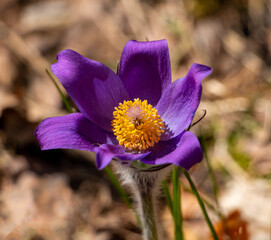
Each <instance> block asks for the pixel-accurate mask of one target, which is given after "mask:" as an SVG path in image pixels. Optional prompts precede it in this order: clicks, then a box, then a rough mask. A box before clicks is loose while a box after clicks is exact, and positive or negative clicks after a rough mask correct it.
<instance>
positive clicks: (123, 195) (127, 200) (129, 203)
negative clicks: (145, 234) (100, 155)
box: [104, 166, 141, 226]
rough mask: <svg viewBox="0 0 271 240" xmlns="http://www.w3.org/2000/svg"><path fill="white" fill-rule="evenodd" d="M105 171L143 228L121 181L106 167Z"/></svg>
mask: <svg viewBox="0 0 271 240" xmlns="http://www.w3.org/2000/svg"><path fill="white" fill-rule="evenodd" d="M104 171H105V173H106V175H107V176H108V178H109V179H110V181H111V183H112V184H113V186H114V187H115V189H116V190H117V192H118V193H119V195H120V196H121V198H122V200H123V201H124V202H125V203H126V204H127V206H128V207H129V208H130V209H131V210H132V211H133V212H134V214H135V216H136V219H137V222H138V224H139V225H140V226H141V221H140V218H139V216H138V215H137V212H136V211H135V209H134V207H133V204H132V202H131V200H130V199H129V197H128V196H127V194H126V192H125V191H124V189H123V187H122V186H121V185H120V182H119V180H118V179H117V177H116V175H115V174H114V173H113V172H112V170H111V169H110V168H109V167H108V166H106V167H105V168H104Z"/></svg>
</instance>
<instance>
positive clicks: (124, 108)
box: [112, 98, 164, 152]
mask: <svg viewBox="0 0 271 240" xmlns="http://www.w3.org/2000/svg"><path fill="white" fill-rule="evenodd" d="M113 117H114V119H113V120H112V127H113V132H114V134H115V136H116V138H117V140H118V141H119V144H120V145H123V146H124V147H125V148H128V149H130V150H132V151H137V152H141V151H144V150H146V149H147V148H149V147H152V146H153V145H154V144H155V143H157V142H158V141H159V140H160V136H161V134H162V133H163V132H164V123H163V121H162V119H161V118H160V116H159V115H158V113H157V110H156V109H155V108H154V107H152V105H150V104H148V101H147V100H144V101H141V100H139V98H136V99H134V101H124V102H123V103H120V104H119V106H118V107H116V108H115V111H114V112H113Z"/></svg>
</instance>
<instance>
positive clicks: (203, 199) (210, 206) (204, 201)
mask: <svg viewBox="0 0 271 240" xmlns="http://www.w3.org/2000/svg"><path fill="white" fill-rule="evenodd" d="M181 185H182V187H183V189H184V191H186V192H189V193H193V191H192V190H191V189H190V188H188V187H187V186H185V185H184V183H182V182H181ZM201 200H202V201H203V203H204V204H205V205H206V206H207V207H208V208H209V209H210V210H212V211H213V212H214V213H215V214H216V215H217V216H218V217H219V218H221V219H222V218H223V215H222V214H221V212H220V211H218V210H217V209H216V208H215V207H214V205H213V204H211V203H210V202H209V201H208V200H207V199H205V198H204V197H201Z"/></svg>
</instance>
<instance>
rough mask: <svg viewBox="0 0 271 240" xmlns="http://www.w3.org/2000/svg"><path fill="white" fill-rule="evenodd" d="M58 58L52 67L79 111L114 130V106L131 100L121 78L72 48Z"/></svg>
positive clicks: (61, 53)
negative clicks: (112, 125)
mask: <svg viewBox="0 0 271 240" xmlns="http://www.w3.org/2000/svg"><path fill="white" fill-rule="evenodd" d="M57 59H58V62H57V63H55V64H52V66H51V69H52V71H53V73H54V74H55V75H56V76H57V77H58V78H59V80H60V82H61V83H62V85H63V86H64V87H65V89H66V90H67V92H68V94H69V95H70V96H71V98H72V99H73V101H74V102H75V104H76V105H77V107H78V108H79V110H80V112H81V113H83V114H84V115H85V116H86V117H87V118H88V119H89V120H91V121H92V122H93V123H95V124H96V125H98V126H100V127H102V128H104V129H106V130H108V131H112V127H111V120H112V116H113V111H114V107H116V106H118V104H119V103H120V102H123V101H124V100H127V99H129V96H128V94H127V92H126V90H125V88H124V86H123V83H122V81H121V80H120V78H119V77H118V76H117V75H116V74H115V73H114V72H113V71H112V70H110V69H109V68H108V67H106V66H105V65H103V64H102V63H99V62H96V61H93V60H90V59H87V58H85V57H83V56H81V55H80V54H78V53H76V52H74V51H72V50H69V49H68V50H64V51H62V52H60V53H59V54H58V55H57Z"/></svg>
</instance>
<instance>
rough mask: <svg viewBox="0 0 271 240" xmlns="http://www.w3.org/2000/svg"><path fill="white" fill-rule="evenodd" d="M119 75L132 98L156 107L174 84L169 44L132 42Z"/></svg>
mask: <svg viewBox="0 0 271 240" xmlns="http://www.w3.org/2000/svg"><path fill="white" fill-rule="evenodd" d="M119 76H120V78H121V80H122V81H123V83H124V86H125V88H126V90H127V91H128V93H129V95H130V97H131V99H134V98H140V99H141V100H148V102H149V103H150V104H152V105H156V104H157V102H158V101H159V99H160V97H161V94H162V91H163V89H165V88H166V87H167V86H168V85H169V84H170V82H171V69H170V59H169V52H168V45H167V41H166V40H160V41H153V42H137V41H134V40H132V41H129V42H128V43H127V44H126V45H125V47H124V49H123V52H122V55H121V59H120V66H119Z"/></svg>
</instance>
